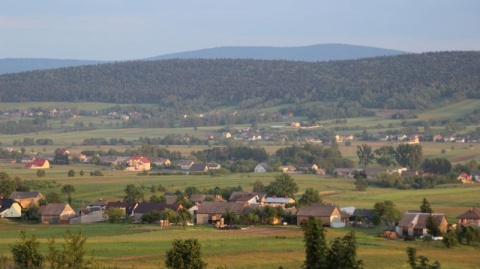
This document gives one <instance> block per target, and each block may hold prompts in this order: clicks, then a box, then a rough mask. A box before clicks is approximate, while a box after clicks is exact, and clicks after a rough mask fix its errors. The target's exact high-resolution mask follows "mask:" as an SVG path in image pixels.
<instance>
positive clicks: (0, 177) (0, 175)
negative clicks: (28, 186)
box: [0, 172, 17, 198]
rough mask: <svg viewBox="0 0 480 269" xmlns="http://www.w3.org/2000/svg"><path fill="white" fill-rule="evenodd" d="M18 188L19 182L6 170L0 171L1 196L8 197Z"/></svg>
mask: <svg viewBox="0 0 480 269" xmlns="http://www.w3.org/2000/svg"><path fill="white" fill-rule="evenodd" d="M16 189H17V184H16V182H15V180H13V179H12V178H11V177H10V176H9V175H8V174H7V173H6V172H0V196H3V197H5V198H6V197H8V196H10V194H11V193H12V192H14V191H15V190H16Z"/></svg>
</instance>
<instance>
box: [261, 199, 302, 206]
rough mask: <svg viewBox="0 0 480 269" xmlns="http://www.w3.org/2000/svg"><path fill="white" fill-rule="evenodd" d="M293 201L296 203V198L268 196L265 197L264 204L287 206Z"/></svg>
mask: <svg viewBox="0 0 480 269" xmlns="http://www.w3.org/2000/svg"><path fill="white" fill-rule="evenodd" d="M293 203H295V200H294V199H292V198H290V197H267V198H265V202H264V205H265V206H273V207H277V206H281V207H283V208H285V206H286V205H288V204H293Z"/></svg>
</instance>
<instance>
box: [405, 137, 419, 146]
mask: <svg viewBox="0 0 480 269" xmlns="http://www.w3.org/2000/svg"><path fill="white" fill-rule="evenodd" d="M418 143H420V139H419V137H418V135H411V136H409V137H408V142H407V144H418Z"/></svg>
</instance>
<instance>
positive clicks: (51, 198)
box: [45, 191, 62, 203]
mask: <svg viewBox="0 0 480 269" xmlns="http://www.w3.org/2000/svg"><path fill="white" fill-rule="evenodd" d="M45 199H46V200H47V202H48V203H61V202H62V198H61V197H60V194H58V193H57V192H54V191H52V192H49V193H48V194H47V195H45Z"/></svg>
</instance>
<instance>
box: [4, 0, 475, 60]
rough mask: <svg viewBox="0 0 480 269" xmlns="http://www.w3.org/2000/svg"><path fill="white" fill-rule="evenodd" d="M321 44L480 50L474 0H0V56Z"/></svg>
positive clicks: (122, 56) (106, 55)
mask: <svg viewBox="0 0 480 269" xmlns="http://www.w3.org/2000/svg"><path fill="white" fill-rule="evenodd" d="M324 43H344V44H354V45H366V46H375V47H382V48H388V49H398V50H404V51H409V52H424V51H442V50H480V1H479V0H328V1H326V0H296V1H294V0H288V1H287V0H240V1H228V0H171V1H164V0H151V1H147V0H128V1H127V0H125V1H124V0H81V1H79V0H21V1H19V0H0V58H57V59H85V60H86V59H90V60H126V59H139V58H146V57H152V56H158V55H163V54H167V53H174V52H182V51H189V50H196V49H203V48H212V47H220V46H278V47H290V46H305V45H313V44H324Z"/></svg>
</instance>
